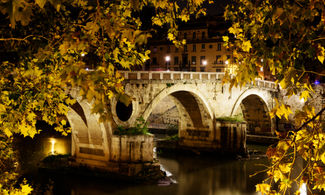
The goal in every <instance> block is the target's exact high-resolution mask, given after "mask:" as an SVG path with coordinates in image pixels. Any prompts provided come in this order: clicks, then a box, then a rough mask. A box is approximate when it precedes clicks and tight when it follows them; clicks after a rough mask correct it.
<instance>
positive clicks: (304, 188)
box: [299, 183, 307, 195]
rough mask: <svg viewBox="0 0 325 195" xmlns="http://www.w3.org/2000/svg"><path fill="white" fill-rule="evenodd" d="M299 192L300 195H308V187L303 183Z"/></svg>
mask: <svg viewBox="0 0 325 195" xmlns="http://www.w3.org/2000/svg"><path fill="white" fill-rule="evenodd" d="M299 191H300V195H307V185H306V183H303V184H302V185H301V186H300V188H299Z"/></svg>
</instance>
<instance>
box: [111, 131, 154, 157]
mask: <svg viewBox="0 0 325 195" xmlns="http://www.w3.org/2000/svg"><path fill="white" fill-rule="evenodd" d="M111 149H112V152H111V154H110V155H111V157H110V160H111V161H113V162H133V163H134V162H152V161H153V135H132V136H131V135H128V136H127V135H113V136H112V148H111Z"/></svg>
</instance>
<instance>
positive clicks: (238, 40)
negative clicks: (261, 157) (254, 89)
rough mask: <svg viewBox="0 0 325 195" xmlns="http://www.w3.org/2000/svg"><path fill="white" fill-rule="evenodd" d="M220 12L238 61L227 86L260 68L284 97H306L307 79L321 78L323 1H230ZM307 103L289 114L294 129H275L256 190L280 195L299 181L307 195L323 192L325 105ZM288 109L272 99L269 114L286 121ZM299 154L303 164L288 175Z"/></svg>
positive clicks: (246, 78)
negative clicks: (264, 174)
mask: <svg viewBox="0 0 325 195" xmlns="http://www.w3.org/2000/svg"><path fill="white" fill-rule="evenodd" d="M224 16H225V18H226V20H229V21H230V22H231V23H232V26H231V27H230V28H229V33H230V34H231V35H230V36H225V37H223V39H224V41H226V45H227V46H228V47H230V48H232V49H233V51H234V56H235V57H236V59H235V62H234V63H235V64H237V65H238V66H237V70H236V77H235V78H231V77H230V76H229V75H228V76H229V77H228V80H229V81H230V82H231V85H232V86H236V85H240V86H243V85H245V84H246V83H248V82H254V80H255V78H256V77H259V73H258V70H260V68H261V67H263V70H265V71H266V70H269V71H270V72H271V74H272V76H273V78H274V80H275V81H276V82H277V83H279V84H280V86H281V88H282V89H285V90H286V92H287V94H286V95H287V96H288V97H290V96H291V95H299V96H300V98H301V99H303V100H304V101H305V102H306V101H307V100H309V99H310V97H311V94H312V93H314V90H313V87H312V82H313V81H314V80H315V79H319V78H321V77H324V76H325V74H324V73H325V72H324V58H325V2H324V0H294V1H287V0H276V1H275V0H257V1H256V0H235V1H234V2H233V3H232V4H230V5H228V6H227V8H226V11H225V13H224ZM308 102H309V101H307V102H306V105H305V106H304V107H303V109H302V110H300V111H297V112H296V113H294V119H295V122H294V123H295V128H294V129H292V130H290V131H289V132H278V135H279V136H280V138H281V140H280V141H279V143H278V144H277V145H275V146H274V147H270V148H269V150H268V152H267V155H268V157H269V159H270V161H271V162H272V165H271V166H270V167H268V169H267V170H266V171H267V174H268V178H267V179H266V180H265V181H263V183H262V184H258V185H257V191H260V192H262V194H279V193H281V194H286V193H288V192H289V193H290V192H292V191H291V190H294V189H295V187H296V189H299V187H301V186H304V185H306V186H307V187H308V190H309V191H310V192H311V193H315V192H317V191H318V190H320V191H325V171H324V166H325V140H324V139H325V132H324V126H322V125H321V121H320V119H321V118H320V116H321V114H322V112H324V110H325V108H318V109H319V110H317V112H316V111H315V108H314V107H313V106H311V105H308ZM291 113H292V111H291V107H290V106H289V105H285V104H284V103H283V102H281V101H278V100H276V106H275V108H274V109H273V110H272V111H271V116H272V117H275V116H277V117H279V118H281V117H285V118H287V119H288V116H289V115H290V114H291ZM301 158H302V159H303V168H302V169H301V170H298V171H300V172H299V174H298V175H294V174H293V172H294V171H297V166H296V163H297V162H298V160H297V159H301ZM275 184H276V185H275ZM296 193H298V194H299V190H298V191H297V192H296Z"/></svg>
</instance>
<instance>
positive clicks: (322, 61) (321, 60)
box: [317, 55, 325, 64]
mask: <svg viewBox="0 0 325 195" xmlns="http://www.w3.org/2000/svg"><path fill="white" fill-rule="evenodd" d="M317 58H318V60H319V61H320V62H321V63H322V64H323V63H324V59H325V57H324V56H323V55H322V56H321V55H319V56H317Z"/></svg>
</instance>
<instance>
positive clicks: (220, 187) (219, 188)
mask: <svg viewBox="0 0 325 195" xmlns="http://www.w3.org/2000/svg"><path fill="white" fill-rule="evenodd" d="M159 160H160V162H161V164H162V166H163V168H164V169H165V170H166V171H168V174H169V175H170V174H171V176H170V177H171V178H172V180H174V181H175V182H176V183H175V184H171V185H163V184H160V185H159V184H130V183H126V182H121V181H114V179H110V180H107V179H103V178H94V177H92V178H87V177H81V176H79V177H77V176H67V175H65V176H62V175H61V176H60V175H56V176H51V177H48V176H44V175H43V176H42V177H41V178H39V177H38V179H37V181H34V182H35V183H34V184H36V185H35V187H36V188H38V189H36V190H37V191H41V190H40V189H43V188H44V187H45V186H47V185H48V186H49V189H48V190H45V191H47V192H45V193H46V194H71V195H101V194H114V195H146V194H148V195H151V194H167V195H174V194H175V195H183V194H184V195H187V194H188V195H201V194H202V195H228V194H229V195H237V194H238V195H239V194H257V193H255V185H256V183H258V182H259V181H261V180H262V178H263V176H262V175H260V176H255V177H253V178H250V177H249V175H250V174H252V173H255V172H256V171H257V170H260V169H262V167H260V166H257V164H261V163H264V161H265V160H222V159H218V158H217V157H216V156H211V157H206V156H205V157H202V156H176V155H173V156H169V157H166V156H165V157H159ZM43 192H44V191H43ZM39 193H40V192H38V193H37V194H39Z"/></svg>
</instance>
